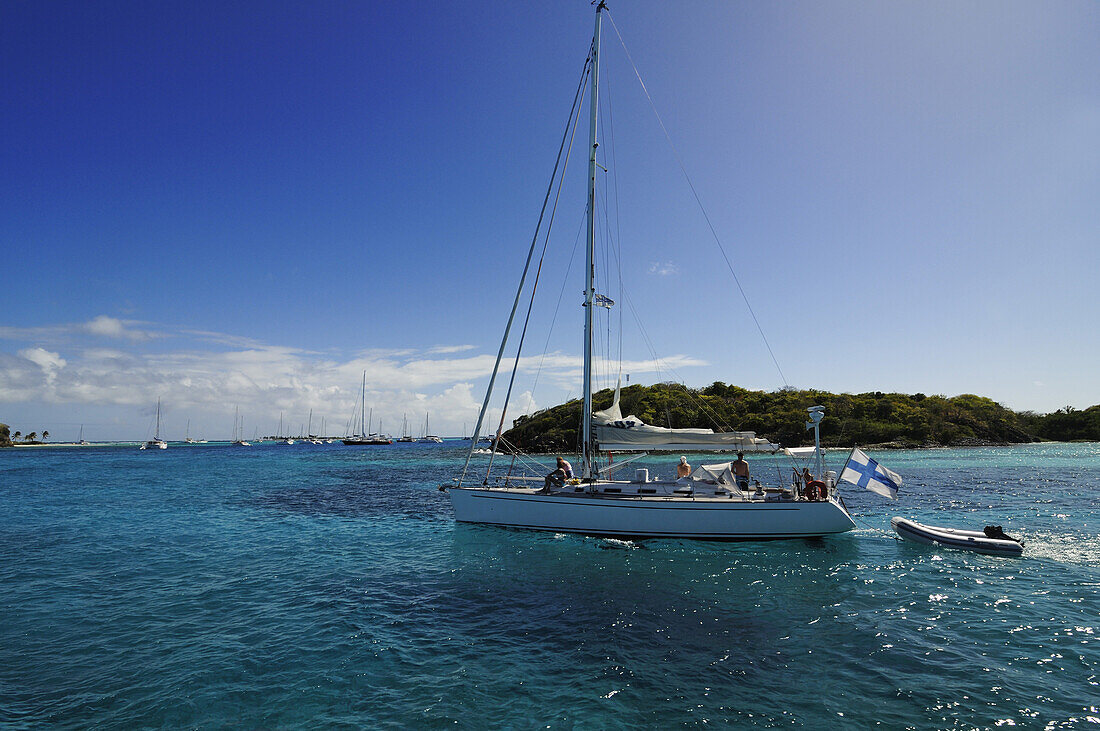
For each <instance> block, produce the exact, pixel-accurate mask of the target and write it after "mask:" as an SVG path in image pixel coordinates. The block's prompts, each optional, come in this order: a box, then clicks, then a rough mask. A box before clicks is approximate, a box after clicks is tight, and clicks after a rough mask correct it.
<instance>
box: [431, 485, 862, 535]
mask: <svg viewBox="0 0 1100 731" xmlns="http://www.w3.org/2000/svg"><path fill="white" fill-rule="evenodd" d="M448 490H449V492H450V494H451V504H452V505H453V506H454V511H455V520H457V521H459V522H462V523H484V524H487V525H496V526H502V527H508V528H528V529H533V530H545V531H554V532H557V533H583V534H585V535H594V536H614V537H619V538H691V539H705V540H761V539H773V538H814V537H819V536H826V535H833V534H836V533H845V532H847V531H850V530H852V529H853V528H855V523H853V522H852V518H851V517H850V516H849V515H848V512H847V511H846V510H845V509H844V508H843V507H842V506H841V505H840V504H839V503H838V502H836V500H835V499H830V500H825V501H821V502H809V501H794V500H792V501H774V502H773V501H763V500H760V501H743V500H733V499H729V498H721V497H715V498H685V497H634V496H631V497H607V496H603V495H589V494H577V495H564V494H552V495H544V494H538V492H536V491H535V490H528V489H523V488H486V487H451V488H448Z"/></svg>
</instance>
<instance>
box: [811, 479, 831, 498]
mask: <svg viewBox="0 0 1100 731" xmlns="http://www.w3.org/2000/svg"><path fill="white" fill-rule="evenodd" d="M806 497H807V498H808V499H810V500H825V499H827V498H828V497H829V488H827V487H825V483H824V482H822V481H821V480H810V481H809V482H808V483H806Z"/></svg>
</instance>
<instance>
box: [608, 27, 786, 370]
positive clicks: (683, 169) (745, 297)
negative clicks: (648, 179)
mask: <svg viewBox="0 0 1100 731" xmlns="http://www.w3.org/2000/svg"><path fill="white" fill-rule="evenodd" d="M607 19H608V20H610V21H611V27H612V28H614V29H615V35H616V36H618V38H619V43H620V44H621V45H622V47H623V52H624V53H626V58H627V60H628V61H629V62H630V66H631V67H632V68H633V69H634V75H635V77H637V79H638V83H639V84H640V85H641V87H642V91H643V92H644V93H645V97H646V99H647V100H648V101H649V106H650V109H652V110H653V114H654V116H656V117H657V123H658V124H659V125H660V126H661V131H662V132H663V133H664V135H665V139H666V140H667V141H668V145H669V147H670V148H671V149H672V153H673V155H675V157H676V162H677V163H678V164H679V165H680V172H681V173H683V175H684V179H685V180H686V181H687V184H688V187H689V188H690V189H691V194H692V195H693V196H694V197H695V202H696V203H697V204H698V206H699V210H700V211H701V212H702V214H703V218H704V220H706V222H707V227H708V228H709V229H710V233H711V236H713V237H714V243H715V244H717V246H718V250H719V251H720V252H721V253H722V258H723V259H725V261H726V266H727V267H728V268H729V270H730V274H731V275H733V281H734V283H736V284H737V290H738V291H739V292H740V293H741V298H742V299H743V300H744V301H745V307H747V308H748V310H749V315H751V316H752V321H753V322H754V323H756V329H757V331H758V332H759V333H760V338H761V339H762V340H763V341H764V347H766V348H767V349H768V354H769V355H770V356H771V358H772V362H773V363H774V364H775V369H776V370H777V371H779V377H780V378H781V379H782V380H783V385H784V386H789V385H790V384H789V383H788V382H787V377H786V376H785V375H783V369H782V368H781V367H780V366H779V360H778V359H777V358H776V357H775V352H774V351H773V350H772V346H771V344H770V343H769V342H768V337H767V335H765V334H764V328H763V327H761V325H760V320H758V319H757V317H756V312H754V311H753V309H752V304H750V303H749V297H748V295H747V294H746V293H745V288H744V287H742V286H741V280H740V279H738V277H737V272H736V271H734V269H733V264H732V263H731V262H730V258H729V256H728V255H727V254H726V249H725V247H724V246H722V241H721V239H719V238H718V231H717V230H716V229H715V228H714V224H713V223H711V220H710V216H709V215H707V211H706V208H704V207H703V201H702V199H701V198H700V197H699V192H698V191H697V190H696V189H695V184H694V183H693V182H692V180H691V176H690V175H688V172H687V167H686V166H685V165H684V159H683V158H682V157H681V156H680V151H679V150H678V149H676V145H675V144H674V143H673V142H672V135H670V134H669V132H668V128H666V127H665V122H664V120H663V119H661V115H660V113H659V112H658V111H657V105H656V104H655V103H654V102H653V97H651V96H650V95H649V89H647V88H646V85H645V82H644V81H643V80H642V74H641V72H640V71H638V67H637V65H635V63H634V59H633V58H632V57H631V55H630V51H629V49H627V47H626V42H625V41H624V40H623V36H622V34H621V33H619V26H617V25H616V24H615V20H614V18H612V17H611V13H610V11H609V12H608V13H607Z"/></svg>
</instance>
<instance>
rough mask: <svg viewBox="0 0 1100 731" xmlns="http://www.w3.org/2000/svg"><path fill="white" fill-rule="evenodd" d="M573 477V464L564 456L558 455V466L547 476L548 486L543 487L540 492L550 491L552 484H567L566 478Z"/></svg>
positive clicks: (558, 485) (556, 485)
mask: <svg viewBox="0 0 1100 731" xmlns="http://www.w3.org/2000/svg"><path fill="white" fill-rule="evenodd" d="M572 479H573V465H571V464H569V463H568V462H566V461H565V459H564V458H563V457H558V465H557V468H556V469H555V470H554V471H553V472H551V473H550V474H548V475H547V476H546V486H545V487H543V488H542V490H541V491H540V492H544V493H546V492H550V486H551V485H554V486H555V487H561V486H562V485H564V484H565V481H566V480H572Z"/></svg>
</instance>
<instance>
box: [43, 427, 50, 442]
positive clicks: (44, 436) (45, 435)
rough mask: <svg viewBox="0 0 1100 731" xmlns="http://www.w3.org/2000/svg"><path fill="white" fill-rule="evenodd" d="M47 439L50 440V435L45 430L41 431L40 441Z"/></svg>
mask: <svg viewBox="0 0 1100 731" xmlns="http://www.w3.org/2000/svg"><path fill="white" fill-rule="evenodd" d="M49 438H50V433H49V432H48V431H46V430H45V429H43V430H42V441H46V440H47V439H49Z"/></svg>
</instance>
